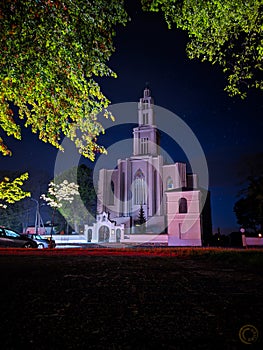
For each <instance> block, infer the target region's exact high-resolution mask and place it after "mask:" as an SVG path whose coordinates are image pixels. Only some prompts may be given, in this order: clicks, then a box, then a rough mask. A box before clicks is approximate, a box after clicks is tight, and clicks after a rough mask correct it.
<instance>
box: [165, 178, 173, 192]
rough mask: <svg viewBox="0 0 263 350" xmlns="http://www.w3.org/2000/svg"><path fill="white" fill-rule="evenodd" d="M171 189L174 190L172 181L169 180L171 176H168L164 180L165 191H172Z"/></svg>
mask: <svg viewBox="0 0 263 350" xmlns="http://www.w3.org/2000/svg"><path fill="white" fill-rule="evenodd" d="M173 188H174V183H173V179H172V178H171V176H169V177H168V178H167V180H166V189H167V190H172V189H173Z"/></svg>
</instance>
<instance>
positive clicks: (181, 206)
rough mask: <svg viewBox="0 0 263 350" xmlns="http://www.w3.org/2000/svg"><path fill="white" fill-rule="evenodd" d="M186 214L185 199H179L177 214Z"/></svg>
mask: <svg viewBox="0 0 263 350" xmlns="http://www.w3.org/2000/svg"><path fill="white" fill-rule="evenodd" d="M185 213H187V199H186V198H180V199H179V214H185Z"/></svg>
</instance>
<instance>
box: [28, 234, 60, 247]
mask: <svg viewBox="0 0 263 350" xmlns="http://www.w3.org/2000/svg"><path fill="white" fill-rule="evenodd" d="M23 236H26V237H28V238H31V239H32V240H33V241H35V242H36V243H37V247H38V248H39V249H43V248H55V247H56V242H55V240H54V239H51V238H50V237H43V236H41V235H38V234H35V233H33V234H32V233H25V234H23Z"/></svg>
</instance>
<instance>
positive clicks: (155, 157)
mask: <svg viewBox="0 0 263 350" xmlns="http://www.w3.org/2000/svg"><path fill="white" fill-rule="evenodd" d="M156 118H158V116H155V111H154V100H153V98H152V96H151V92H150V90H149V88H148V87H147V88H145V89H144V91H143V97H142V98H140V101H139V103H138V126H137V127H135V128H134V129H133V154H132V155H131V156H130V157H129V158H126V159H119V160H118V164H117V166H116V168H115V169H111V170H109V169H101V170H100V173H99V181H98V205H97V211H98V217H97V222H96V223H95V224H94V225H93V226H87V227H86V232H89V241H90V242H94V243H95V242H96V243H98V242H99V243H103V242H123V243H124V242H127V243H132V242H134V243H140V242H146V241H147V242H156V243H158V242H159V243H163V244H167V245H171V246H202V245H204V244H205V243H206V239H207V237H208V235H209V234H211V231H212V228H211V214H210V200H209V193H208V192H207V191H205V190H203V189H201V188H199V187H198V178H197V175H196V174H188V173H187V167H186V164H185V163H181V162H176V163H173V164H166V163H165V162H164V158H163V156H162V155H161V154H160V133H159V131H158V128H157V125H156V124H157V123H156Z"/></svg>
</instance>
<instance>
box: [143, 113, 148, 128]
mask: <svg viewBox="0 0 263 350" xmlns="http://www.w3.org/2000/svg"><path fill="white" fill-rule="evenodd" d="M142 122H143V124H144V125H147V124H148V113H146V112H144V113H143V115H142Z"/></svg>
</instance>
